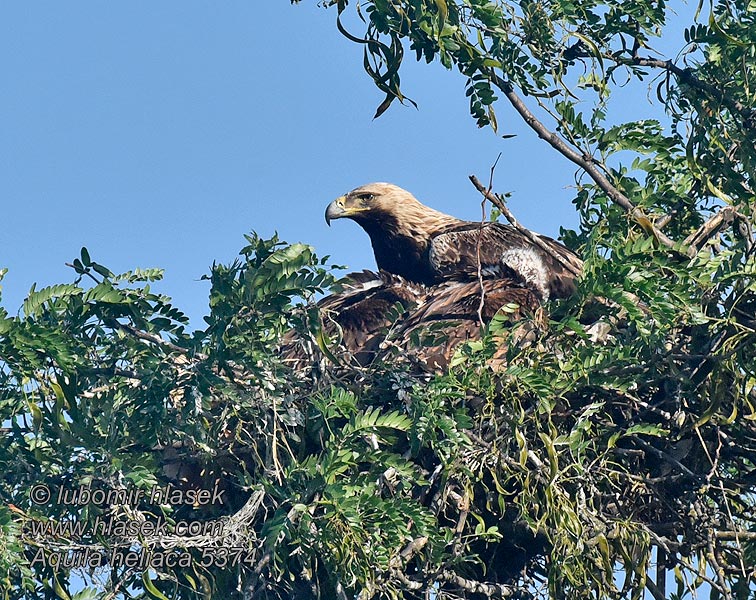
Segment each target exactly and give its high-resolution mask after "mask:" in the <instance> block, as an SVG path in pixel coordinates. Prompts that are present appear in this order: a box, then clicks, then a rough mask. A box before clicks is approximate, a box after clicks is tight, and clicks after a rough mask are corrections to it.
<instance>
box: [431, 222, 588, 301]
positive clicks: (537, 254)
mask: <svg viewBox="0 0 756 600" xmlns="http://www.w3.org/2000/svg"><path fill="white" fill-rule="evenodd" d="M535 235H538V234H535ZM538 238H539V239H540V240H541V241H542V242H543V245H544V246H545V247H546V250H544V248H541V247H539V246H538V245H536V244H535V243H534V242H533V241H532V240H530V239H529V238H528V237H526V236H525V235H524V234H523V233H521V232H520V231H518V230H516V229H514V228H513V227H510V226H508V225H503V224H501V223H483V224H481V223H474V222H463V223H462V224H460V225H455V226H452V227H449V228H446V229H444V230H443V231H441V232H439V233H437V234H436V235H434V236H433V238H432V239H431V241H430V245H429V248H428V260H429V263H430V265H431V268H432V269H433V271H434V273H435V274H436V276H437V278H438V279H442V280H449V279H461V280H462V279H467V280H470V279H477V278H478V264H480V275H481V276H482V277H483V278H484V279H489V278H501V277H504V278H507V277H509V278H513V279H514V281H515V285H516V284H517V282H519V284H520V285H523V286H527V287H530V288H532V289H535V290H537V291H538V293H539V294H540V295H541V297H542V298H543V299H544V300H546V299H548V298H553V297H557V298H564V297H567V296H569V295H570V294H571V293H572V292H574V290H575V283H574V280H575V275H574V273H572V272H570V271H569V270H568V269H567V268H566V267H565V266H564V264H563V262H566V263H567V264H569V265H572V266H573V268H574V269H575V270H576V271H577V272H579V271H580V270H581V268H582V263H581V261H580V259H579V258H578V257H577V256H576V255H575V254H573V253H572V252H570V251H569V250H568V249H567V248H565V247H564V246H563V245H562V244H560V243H559V242H557V241H556V240H553V239H551V238H549V237H546V236H543V235H538Z"/></svg>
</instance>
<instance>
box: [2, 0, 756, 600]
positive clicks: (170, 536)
mask: <svg viewBox="0 0 756 600" xmlns="http://www.w3.org/2000/svg"><path fill="white" fill-rule="evenodd" d="M322 4H323V5H324V6H326V7H327V8H329V9H330V10H332V11H334V13H335V16H336V20H337V21H336V26H337V29H338V30H339V31H340V32H341V33H342V34H343V35H345V36H346V37H348V38H349V39H350V40H352V41H354V42H355V43H357V44H359V45H361V46H362V49H363V54H364V56H363V59H364V67H365V71H366V73H367V74H368V75H369V76H370V77H371V78H372V80H373V81H374V82H375V84H376V85H377V87H378V88H379V89H380V90H381V91H382V92H383V93H385V100H384V101H383V102H381V104H380V105H379V106H378V109H377V113H376V114H377V115H378V116H380V114H382V113H384V112H385V111H386V110H388V108H389V106H390V105H391V104H392V102H394V101H399V102H404V103H408V102H412V101H411V99H410V98H409V97H407V96H405V95H404V91H403V90H402V88H401V85H400V83H401V81H400V75H401V73H402V69H401V67H402V62H403V60H406V56H405V55H406V53H414V56H415V58H416V59H417V60H421V61H426V62H427V63H435V62H436V61H438V62H439V63H440V64H441V65H442V66H443V67H446V68H447V69H456V70H458V71H459V72H460V73H461V74H462V76H464V77H465V78H466V82H467V88H466V89H467V91H466V93H467V96H468V97H469V99H470V113H471V115H472V117H473V119H474V121H475V122H476V123H477V125H478V126H482V127H491V128H493V129H494V130H497V129H498V128H503V127H502V124H503V123H505V122H506V121H507V120H509V119H522V120H523V121H524V122H525V123H526V124H527V125H528V126H529V127H530V128H531V129H532V130H533V131H534V133H535V134H537V135H538V136H539V137H540V138H542V139H543V141H544V144H543V151H544V152H551V151H555V152H557V153H559V154H560V155H562V156H563V157H564V158H565V159H566V160H569V161H571V162H572V163H574V164H575V168H576V184H577V187H576V194H575V200H574V203H575V209H576V210H577V211H578V213H579V215H580V219H581V221H580V227H579V230H578V231H563V236H562V237H563V240H564V242H565V243H566V244H567V245H568V246H569V247H570V248H571V249H573V250H574V251H576V252H577V253H578V254H580V256H581V257H582V258H583V259H584V261H585V267H584V272H583V275H582V277H581V279H580V281H579V285H578V291H577V293H576V294H575V295H574V296H573V297H571V298H569V299H566V300H563V301H559V302H551V303H549V304H548V305H547V306H546V307H545V313H546V314H547V315H548V318H546V319H545V320H546V321H547V324H544V323H543V321H544V317H543V316H538V315H533V316H532V317H530V318H528V317H524V320H525V321H528V322H529V324H530V329H529V332H530V333H529V335H528V336H527V338H526V339H525V338H523V336H522V335H518V334H517V331H518V330H517V329H516V328H512V326H511V324H510V323H509V322H508V321H507V320H504V319H497V318H494V319H493V320H491V321H490V322H489V323H487V324H485V331H484V335H483V336H482V337H481V338H480V339H478V340H475V341H471V342H469V343H467V344H465V345H463V346H461V347H459V348H458V350H457V353H456V355H455V358H454V360H453V361H452V365H451V367H450V368H449V369H448V370H447V371H445V372H443V373H439V374H437V375H435V376H433V377H429V376H422V377H418V376H417V375H416V374H414V373H413V372H412V370H411V368H410V366H409V365H407V364H405V362H404V361H402V360H401V355H399V354H397V355H393V356H392V355H391V354H388V355H387V356H386V357H385V358H384V359H383V360H381V361H377V362H376V363H374V364H371V365H369V366H360V365H355V364H352V363H350V362H349V361H345V360H343V358H342V355H341V353H340V352H339V351H338V344H339V340H338V335H336V334H334V333H333V332H332V331H329V332H327V331H325V330H324V328H323V327H322V320H321V318H320V316H319V311H318V307H317V306H316V298H317V297H319V295H320V294H322V293H325V292H327V290H329V289H331V288H332V287H333V286H334V285H336V284H337V282H336V276H335V275H334V274H333V272H332V270H331V267H330V266H329V264H328V261H327V260H325V259H322V258H319V257H318V256H317V255H316V253H315V251H314V250H313V249H312V248H310V247H309V246H306V245H303V244H292V245H289V244H285V243H283V242H281V241H279V240H278V239H276V238H273V239H262V238H260V237H258V236H257V235H255V234H251V235H249V236H247V245H246V246H245V247H244V248H243V249H242V251H241V253H240V258H239V259H238V260H237V261H235V262H234V263H232V264H230V265H220V264H219V265H214V266H213V268H212V270H211V273H210V274H209V275H208V279H209V280H210V283H211V293H210V299H209V312H208V316H207V317H206V319H205V320H206V325H205V327H204V329H201V330H196V331H189V330H188V328H187V319H186V317H185V316H184V315H183V313H182V312H181V310H180V309H179V308H177V307H175V306H174V305H173V304H172V302H171V300H170V299H169V298H167V297H165V296H162V295H159V294H155V293H154V292H152V291H151V289H150V283H151V282H152V281H154V280H156V279H159V278H160V276H161V272H160V271H159V270H134V271H131V272H128V273H123V274H115V273H112V272H111V271H110V270H109V269H108V268H107V267H106V266H104V265H102V264H100V263H98V262H96V261H95V260H93V258H92V257H90V255H89V253H88V252H87V250H86V249H82V251H81V255H80V256H79V257H77V258H76V259H75V260H74V261H73V262H72V263H71V267H72V271H73V280H72V282H71V283H64V284H60V285H55V286H52V287H47V288H44V289H39V290H35V289H33V290H32V291H31V292H30V294H29V296H28V298H27V299H26V301H25V302H24V305H23V307H22V308H21V310H20V311H19V313H18V314H17V315H16V316H11V315H9V314H8V313H7V311H5V310H4V309H0V410H2V420H3V423H2V427H3V436H2V438H0V440H1V441H2V444H0V466H1V467H2V469H3V472H4V477H3V480H2V484H1V485H0V494H2V499H3V502H2V504H1V505H0V528H2V538H1V539H2V544H1V545H0V580H1V582H0V589H2V593H3V595H4V596H3V597H4V598H8V599H11V598H78V599H79V600H81V599H83V598H95V597H98V598H99V597H103V598H118V597H124V598H128V597H135V598H158V599H163V598H170V599H174V598H176V599H179V598H180V599H194V598H217V597H228V598H270V599H273V598H302V599H309V598H321V597H322V598H340V599H344V598H360V599H367V598H428V597H432V598H439V599H441V598H504V597H528V598H529V597H553V598H584V597H596V598H640V597H643V596H644V594H650V595H651V596H652V597H654V598H656V599H657V600H659V599H661V598H667V597H669V598H682V597H684V596H686V595H688V594H694V593H696V591H698V593H708V594H709V595H710V597H712V598H720V597H721V598H738V599H746V598H752V597H754V595H755V594H754V586H755V585H756V570H755V569H756V567H755V566H756V506H755V505H754V499H755V498H756V493H755V492H756V489H755V488H756V391H754V390H755V387H754V385H755V384H756V356H755V352H754V348H756V283H755V282H754V276H755V275H756V261H755V259H754V237H753V204H754V196H755V194H754V189H753V185H754V181H753V176H754V165H755V164H756V100H755V94H754V90H753V86H754V82H753V79H754V76H756V22H755V21H756V4H755V3H754V2H753V1H751V2H745V1H743V0H735V1H727V0H722V1H720V2H714V3H710V4H706V3H703V2H702V3H701V4H700V5H699V6H698V9H697V11H696V16H695V22H692V23H690V24H689V26H688V27H687V29H685V31H684V39H685V45H684V46H683V47H682V48H680V51H679V53H678V54H677V55H676V56H660V55H659V54H658V53H657V52H655V51H654V50H653V47H654V43H655V41H656V40H657V39H658V37H659V35H661V33H662V30H663V27H664V25H665V23H666V22H667V20H668V18H669V15H670V12H671V11H672V10H673V9H674V6H668V5H667V4H666V3H664V2H661V1H660V0H655V1H652V0H638V1H636V2H633V3H627V2H619V1H614V0H609V1H603V2H595V1H593V0H554V1H551V0H521V1H515V2H503V1H494V0H367V1H364V2H361V3H354V2H352V3H349V2H347V0H327V1H325V2H323V3H322ZM355 27H361V28H362V29H355ZM634 80H638V81H646V82H650V84H651V85H652V88H653V90H654V92H655V98H656V101H657V102H658V104H659V106H660V107H661V108H662V109H663V111H664V113H663V114H664V115H665V117H664V118H663V119H649V118H647V115H646V114H643V111H644V110H645V109H643V108H642V107H641V106H640V105H639V107H638V111H639V114H638V115H636V116H634V117H633V120H630V121H628V122H622V123H616V122H608V119H607V114H609V113H608V111H609V108H610V107H611V103H612V99H613V95H616V93H617V88H618V87H620V86H622V85H624V84H625V83H627V82H628V81H634ZM510 108H511V109H513V110H510ZM659 114H662V113H659ZM408 135H411V134H408ZM507 143H514V142H511V141H510V142H507ZM533 160H537V157H533ZM485 168H487V167H485ZM479 188H480V191H481V192H483V194H484V195H485V196H487V197H488V198H489V199H490V200H492V201H493V202H494V203H495V204H496V205H497V207H498V209H497V211H503V213H505V214H506V213H507V210H506V204H505V199H504V198H503V197H501V196H497V195H496V194H495V193H493V192H492V191H491V189H490V187H489V188H486V187H485V186H479ZM471 193H472V194H476V193H478V192H476V191H475V190H473V189H472V188H471ZM497 214H500V213H499V212H497ZM329 333H330V335H329ZM285 336H298V337H299V339H302V340H307V341H309V342H311V344H312V347H313V356H314V357H315V358H314V359H313V361H312V364H311V365H310V366H309V368H307V369H301V368H292V366H291V365H290V364H288V363H287V361H286V360H284V357H283V356H282V353H281V351H280V343H281V339H282V338H284V337H285ZM418 343H424V342H423V340H419V341H418ZM494 355H496V356H503V357H504V358H505V360H498V361H497V362H496V364H495V365H494V364H492V362H491V361H490V358H491V357H492V356H494ZM128 492H130V493H131V494H132V495H131V496H127V495H126V494H127V493H128ZM119 493H120V494H122V495H120V496H119V495H118V494H119ZM77 560H78V561H80V562H78V563H75V561H77ZM74 563H75V564H74ZM82 578H83V579H82ZM81 587H84V589H83V590H81V589H79V591H76V590H77V588H81ZM98 589H99V590H100V591H97V590H98Z"/></svg>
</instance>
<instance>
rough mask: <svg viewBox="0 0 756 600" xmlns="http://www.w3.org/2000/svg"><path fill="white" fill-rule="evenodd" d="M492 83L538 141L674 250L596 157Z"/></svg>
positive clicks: (499, 82)
mask: <svg viewBox="0 0 756 600" xmlns="http://www.w3.org/2000/svg"><path fill="white" fill-rule="evenodd" d="M491 81H492V82H493V84H494V85H496V87H498V88H499V89H500V90H501V91H502V93H503V94H504V95H505V96H506V97H507V100H509V102H510V104H511V105H512V106H513V107H514V109H515V110H516V111H517V112H518V113H519V114H520V116H521V117H522V118H523V120H524V121H525V123H527V125H528V126H529V127H530V128H531V129H532V130H533V131H535V132H536V133H537V134H538V137H540V138H541V139H543V140H545V141H546V142H548V143H549V145H550V146H551V147H552V148H554V149H555V150H556V151H557V152H559V153H560V154H562V155H563V156H564V157H565V158H567V159H568V160H570V161H571V162H573V163H575V164H576V165H577V166H579V167H580V168H582V169H583V170H584V171H585V172H586V173H588V175H589V176H590V177H591V179H593V181H595V182H596V185H598V186H599V188H601V189H602V190H603V191H604V192H605V193H606V195H607V196H609V198H610V199H611V200H612V202H614V203H615V204H617V205H619V206H620V207H622V208H623V209H625V211H626V212H627V213H628V214H629V215H630V216H631V217H633V218H634V219H635V220H636V221H638V222H639V223H641V225H642V226H643V227H644V229H645V228H648V229H649V230H650V231H651V233H652V234H653V235H654V237H655V238H656V239H657V240H658V241H659V242H660V243H661V244H663V245H664V246H666V247H668V248H672V247H674V246H675V245H676V244H675V242H674V240H672V239H670V238H669V237H667V236H666V235H664V233H662V232H661V231H659V229H658V228H656V227H654V225H653V224H652V223H651V221H649V220H648V217H647V216H646V215H645V214H644V213H643V211H642V210H641V209H640V208H638V207H637V206H635V205H634V204H633V203H632V202H631V201H630V199H629V198H628V197H627V196H625V195H624V194H623V193H622V192H620V191H619V190H618V189H617V188H616V187H615V186H614V185H613V184H612V183H611V182H610V181H609V180H608V179H607V178H606V176H605V175H604V174H603V173H602V172H601V169H599V168H598V166H597V165H596V163H595V162H594V159H593V157H591V156H590V155H587V154H580V153H578V152H577V151H576V150H575V149H573V148H571V147H570V146H569V145H568V144H567V143H566V142H565V141H564V140H563V139H562V138H561V137H559V136H558V135H557V134H556V133H555V132H553V131H550V130H549V129H548V128H547V127H546V126H545V125H544V124H543V123H541V122H540V121H539V120H538V119H537V118H536V116H535V115H534V114H533V113H532V112H530V109H528V107H527V106H525V103H524V102H523V101H522V99H521V98H520V97H519V96H518V95H517V94H516V93H515V91H514V87H513V86H512V84H511V83H509V82H508V81H505V80H504V79H502V78H501V77H499V76H498V75H496V74H491Z"/></svg>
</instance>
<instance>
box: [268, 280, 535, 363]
mask: <svg viewBox="0 0 756 600" xmlns="http://www.w3.org/2000/svg"><path fill="white" fill-rule="evenodd" d="M481 291H482V292H483V298H484V302H483V306H482V307H481V305H480V299H481ZM539 304H540V298H539V296H538V294H537V293H536V292H534V291H533V290H531V289H528V288H526V287H522V286H521V285H519V284H518V283H517V282H515V281H514V280H512V279H506V278H504V279H501V280H491V279H488V280H484V282H483V289H482V290H481V287H480V284H479V282H478V281H445V282H443V283H440V284H438V285H432V286H426V285H423V284H418V283H413V282H410V281H407V280H406V279H404V278H402V277H399V276H397V275H391V274H389V273H386V272H382V273H380V274H379V273H373V272H371V271H361V272H359V273H351V274H349V275H347V277H346V278H345V280H344V281H343V282H342V285H341V288H340V289H339V291H337V292H336V293H334V294H331V295H330V296H326V297H325V298H323V299H322V300H321V301H320V302H319V303H318V308H319V311H318V312H319V314H320V323H319V325H318V327H319V328H320V329H321V331H322V332H323V333H324V334H325V338H326V340H327V341H326V343H328V345H329V347H330V348H331V350H330V351H329V353H330V354H331V356H335V357H337V358H338V360H339V361H341V362H343V363H344V364H350V363H351V364H357V365H360V366H366V365H369V364H371V363H374V362H376V361H391V362H395V361H396V360H407V361H410V362H411V364H412V367H413V370H414V371H416V372H417V371H428V372H430V371H435V370H438V369H445V368H446V367H447V366H448V365H449V363H450V362H451V359H452V357H453V355H454V352H455V351H456V349H457V347H458V346H459V344H460V343H462V342H465V341H469V340H476V339H480V335H481V327H480V321H479V318H480V317H481V316H482V317H483V319H484V321H486V322H487V321H489V320H490V319H491V318H492V317H493V315H494V314H496V313H497V312H498V311H499V310H500V309H501V308H502V307H504V306H505V305H509V306H510V309H509V312H508V313H507V317H508V319H509V320H510V321H511V322H516V321H519V320H520V319H521V318H522V316H523V312H525V313H527V312H533V311H535V310H536V309H537V308H538V306H539ZM479 309H480V312H479ZM431 338H432V340H433V341H432V343H428V340H429V339H431ZM418 340H422V342H423V343H420V344H418V343H417V341H418ZM281 353H282V356H283V357H284V359H285V360H286V361H287V362H288V363H289V364H290V366H291V367H292V368H294V369H296V370H298V371H300V372H302V371H307V370H308V369H310V368H312V367H313V365H316V364H317V363H318V358H319V356H320V351H319V350H318V348H317V347H315V346H314V345H313V344H312V342H311V341H310V340H308V339H307V338H302V337H301V336H300V335H298V334H297V333H296V332H293V331H292V332H290V333H289V334H287V335H286V336H285V338H284V339H283V340H282V345H281Z"/></svg>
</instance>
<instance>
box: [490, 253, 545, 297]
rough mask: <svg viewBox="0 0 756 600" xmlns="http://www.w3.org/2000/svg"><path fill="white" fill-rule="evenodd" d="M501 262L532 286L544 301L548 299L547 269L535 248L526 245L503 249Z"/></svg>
mask: <svg viewBox="0 0 756 600" xmlns="http://www.w3.org/2000/svg"><path fill="white" fill-rule="evenodd" d="M501 262H502V263H503V264H505V265H506V266H507V267H509V268H510V269H512V270H513V271H515V272H516V273H519V274H520V275H521V276H522V278H523V279H524V280H525V281H526V282H527V283H528V284H530V285H532V286H534V287H535V288H536V289H537V290H538V291H539V292H540V293H541V296H543V301H544V302H545V301H546V300H548V299H549V271H548V269H547V268H546V265H545V264H544V262H543V259H542V258H541V255H540V254H539V253H538V251H537V250H535V249H534V248H528V247H524V248H523V247H521V248H510V249H508V250H504V251H503V252H502V253H501Z"/></svg>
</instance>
